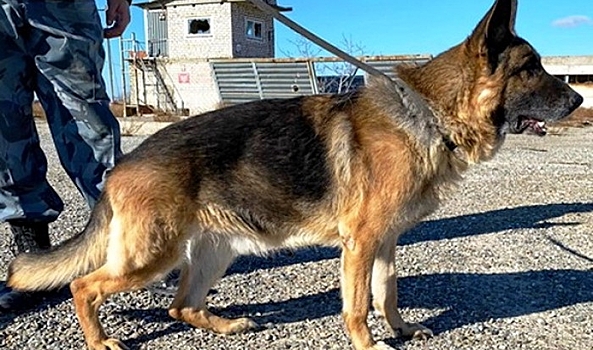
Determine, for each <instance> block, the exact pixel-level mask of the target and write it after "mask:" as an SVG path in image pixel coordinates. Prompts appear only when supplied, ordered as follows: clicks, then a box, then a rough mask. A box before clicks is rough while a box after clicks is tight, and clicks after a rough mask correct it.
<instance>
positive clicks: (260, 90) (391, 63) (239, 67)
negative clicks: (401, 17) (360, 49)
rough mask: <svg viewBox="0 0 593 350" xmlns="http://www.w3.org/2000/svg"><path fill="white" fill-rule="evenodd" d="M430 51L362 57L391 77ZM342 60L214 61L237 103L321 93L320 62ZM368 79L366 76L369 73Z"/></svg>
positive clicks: (224, 90) (224, 93) (226, 99)
mask: <svg viewBox="0 0 593 350" xmlns="http://www.w3.org/2000/svg"><path fill="white" fill-rule="evenodd" d="M431 58H432V56H430V55H413V56H372V57H369V56H367V57H360V58H359V59H360V60H362V61H364V62H366V63H368V64H369V65H371V66H373V67H375V68H377V69H379V70H380V71H382V72H383V73H385V74H387V75H388V76H390V77H393V76H395V71H394V67H395V66H396V65H398V64H402V63H413V64H423V63H425V62H427V61H428V60H430V59H431ZM336 62H340V60H339V59H336V58H312V59H269V58H268V59H265V58H262V59H257V58H254V59H229V60H211V62H210V64H211V67H212V71H213V73H214V78H215V81H216V84H217V86H218V91H219V93H220V97H221V100H222V102H223V103H225V104H237V103H243V102H248V101H252V100H258V99H263V98H289V97H295V96H300V95H311V94H316V93H318V92H319V91H318V86H317V83H318V80H317V74H316V66H317V65H321V64H331V63H336ZM365 79H366V76H365Z"/></svg>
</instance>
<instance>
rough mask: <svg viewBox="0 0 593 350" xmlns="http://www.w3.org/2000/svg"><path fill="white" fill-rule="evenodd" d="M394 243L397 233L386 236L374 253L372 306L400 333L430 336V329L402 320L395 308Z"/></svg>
mask: <svg viewBox="0 0 593 350" xmlns="http://www.w3.org/2000/svg"><path fill="white" fill-rule="evenodd" d="M396 244H397V235H395V234H391V235H389V236H387V237H386V238H385V240H384V241H383V242H382V243H381V245H380V247H379V249H378V250H377V253H376V255H375V261H374V263H373V276H372V284H371V288H372V294H373V307H374V308H375V311H376V312H377V313H379V314H380V315H381V316H383V317H384V318H385V320H386V321H387V323H388V325H389V326H390V327H391V328H392V329H393V330H394V331H396V332H398V333H399V334H400V335H402V336H405V337H414V338H426V337H430V336H432V331H431V330H430V329H428V328H426V327H424V326H422V325H421V324H419V323H406V322H404V320H403V318H402V317H401V315H400V313H399V310H398V308H397V271H396V265H395V252H396Z"/></svg>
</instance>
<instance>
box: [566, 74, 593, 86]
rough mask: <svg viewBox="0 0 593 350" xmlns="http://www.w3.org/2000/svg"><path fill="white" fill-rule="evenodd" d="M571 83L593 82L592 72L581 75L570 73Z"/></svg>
mask: <svg viewBox="0 0 593 350" xmlns="http://www.w3.org/2000/svg"><path fill="white" fill-rule="evenodd" d="M568 83H569V84H593V75H591V74H580V75H569V76H568Z"/></svg>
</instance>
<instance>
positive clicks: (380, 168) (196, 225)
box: [8, 0, 582, 350]
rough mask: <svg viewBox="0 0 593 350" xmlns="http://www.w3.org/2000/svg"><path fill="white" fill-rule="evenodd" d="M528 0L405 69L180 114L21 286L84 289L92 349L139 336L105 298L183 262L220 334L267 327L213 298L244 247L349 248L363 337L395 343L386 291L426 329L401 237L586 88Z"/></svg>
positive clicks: (185, 276) (404, 330) (420, 332)
mask: <svg viewBox="0 0 593 350" xmlns="http://www.w3.org/2000/svg"><path fill="white" fill-rule="evenodd" d="M516 8H517V1H516V0H498V1H496V3H495V4H494V5H493V6H492V8H491V9H490V10H489V12H488V13H487V14H486V16H485V17H484V18H483V19H482V20H481V22H479V24H478V25H477V27H476V28H475V29H474V31H473V32H472V34H471V35H470V36H469V37H468V38H467V39H466V40H465V41H463V42H462V43H461V44H459V45H458V46H455V47H453V48H451V49H449V50H448V51H446V52H444V53H442V54H440V55H439V56H437V57H436V58H434V59H433V60H431V61H430V62H428V63H426V64H425V65H422V66H399V67H398V69H397V72H398V78H396V79H394V80H390V79H388V78H385V77H380V78H374V79H372V80H371V81H370V82H369V83H368V84H367V86H366V87H364V88H362V89H360V90H358V91H356V92H351V93H346V94H338V95H320V96H306V97H297V98H293V99H276V100H262V101H256V102H252V103H247V104H241V105H236V106H232V107H228V108H224V109H221V110H218V111H213V112H210V113H206V114H203V115H200V116H195V117H192V118H189V119H186V120H184V121H181V122H178V123H175V124H172V125H170V126H169V127H167V128H164V129H162V130H161V131H159V132H157V133H155V134H154V135H153V136H151V137H149V138H148V139H146V140H145V141H144V142H143V143H142V144H141V145H140V146H138V148H136V149H135V150H133V151H132V152H130V153H129V154H127V155H126V156H125V157H124V158H123V159H122V160H121V161H120V162H119V163H118V164H117V166H116V167H115V168H114V169H113V170H112V172H111V173H110V175H109V177H108V179H107V182H106V185H105V189H104V192H103V195H102V197H101V199H100V200H99V202H98V204H97V205H96V207H95V208H94V210H93V211H92V214H91V217H90V219H89V222H88V224H87V226H86V228H85V229H84V230H83V232H82V233H80V234H79V235H76V236H75V237H73V238H71V239H70V240H67V241H65V242H64V243H63V244H61V245H60V246H58V247H56V248H54V249H53V250H51V251H48V252H45V253H40V254H22V255H20V256H18V257H17V258H16V259H15V260H14V261H13V262H12V263H11V265H10V268H9V277H8V285H9V286H10V287H12V288H15V289H18V290H44V289H50V288H55V287H58V286H61V285H65V284H67V283H69V282H71V284H70V288H71V290H72V295H73V300H74V305H75V307H76V315H77V316H78V319H79V321H80V324H81V326H82V330H83V331H84V335H85V340H86V343H87V344H88V347H89V348H91V349H95V350H98V349H107V348H109V349H111V350H119V349H125V348H126V347H125V345H124V344H123V343H122V342H120V341H119V340H117V339H113V338H109V337H108V336H107V335H106V334H105V332H104V330H103V328H102V327H101V325H100V322H99V318H98V309H99V307H100V305H101V303H102V302H103V301H105V299H106V298H107V297H108V296H110V295H112V294H114V293H117V292H123V291H129V290H134V289H139V288H142V287H144V286H146V285H147V284H149V283H151V282H152V281H154V280H155V279H158V278H161V277H162V276H163V275H164V274H166V273H167V272H169V271H170V270H172V269H174V268H176V267H178V266H181V279H180V283H179V289H178V291H177V295H176V296H175V299H174V301H173V303H172V304H171V306H170V309H169V314H170V315H171V316H172V317H173V318H175V319H178V320H182V321H185V322H187V323H189V324H191V325H193V326H195V327H199V328H204V329H209V330H211V331H213V332H217V333H224V334H230V333H237V332H244V331H246V330H249V329H252V328H254V327H255V326H256V325H255V323H254V322H253V321H251V320H250V319H248V318H239V319H226V318H222V317H219V316H216V315H214V314H212V313H210V311H208V309H207V308H206V302H205V299H206V295H207V293H208V291H209V289H210V288H211V287H212V286H213V284H214V283H216V281H217V280H218V279H219V278H220V277H221V276H222V275H223V274H224V272H225V270H226V269H227V267H228V266H229V265H230V264H231V262H232V261H233V260H234V258H235V257H237V256H238V255H241V254H264V252H268V251H270V250H273V249H278V248H281V247H298V246H304V245H313V244H323V245H334V246H340V247H341V248H342V256H341V293H342V298H343V311H342V315H343V319H344V322H345V326H346V330H347V332H348V334H349V336H350V338H351V341H352V344H353V347H354V348H355V349H357V350H368V349H375V350H377V349H389V348H390V347H389V346H387V345H385V344H383V343H381V342H379V343H377V342H375V340H373V337H372V336H371V333H370V331H369V327H368V324H367V314H368V312H369V308H370V306H371V300H372V306H373V307H374V309H375V310H376V311H377V312H378V313H379V314H380V315H382V316H383V317H384V318H385V320H386V322H387V324H388V325H389V326H390V327H391V328H392V329H393V330H396V331H397V332H398V333H399V334H400V335H402V336H412V337H426V336H430V335H431V334H432V333H431V331H430V330H429V329H427V328H426V327H424V326H422V325H420V324H416V323H407V322H405V321H404V320H403V319H402V317H401V315H400V313H399V311H398V309H397V287H396V268H395V250H396V243H397V239H398V236H399V235H400V234H401V233H403V232H404V231H406V230H407V229H409V228H410V227H412V226H413V225H414V224H416V223H417V222H418V221H419V220H421V219H422V218H423V217H425V216H426V215H427V214H429V213H431V212H433V211H434V210H435V209H436V208H437V205H438V203H439V201H440V200H441V198H442V196H443V195H444V194H445V193H446V192H448V190H449V189H450V188H452V187H454V184H455V183H456V182H457V181H458V180H459V179H460V175H461V173H462V172H463V171H464V170H465V169H466V168H467V166H468V165H470V164H472V163H476V162H479V161H483V160H487V159H489V158H491V157H492V156H493V155H494V154H495V153H496V151H497V150H498V149H499V147H500V145H501V143H502V142H503V140H504V138H505V134H507V133H521V132H523V131H525V130H527V129H529V130H531V131H534V132H535V133H537V134H540V135H543V134H545V132H546V126H545V123H546V122H548V121H556V120H559V119H561V118H563V117H565V116H567V115H568V114H569V113H571V112H572V111H573V110H575V109H576V108H577V107H578V106H579V105H580V104H581V102H582V97H581V96H579V95H578V94H577V93H576V92H574V91H573V90H572V89H571V88H569V87H568V85H566V84H565V83H563V82H562V81H561V80H559V79H557V78H555V77H553V76H551V75H549V74H548V73H546V72H545V71H544V69H543V68H542V65H541V63H540V56H539V55H538V54H537V53H536V51H535V50H534V49H533V48H532V47H531V45H530V44H529V43H528V42H527V41H525V40H523V39H521V38H520V37H518V36H517V35H516V34H515V31H514V22H515V14H516Z"/></svg>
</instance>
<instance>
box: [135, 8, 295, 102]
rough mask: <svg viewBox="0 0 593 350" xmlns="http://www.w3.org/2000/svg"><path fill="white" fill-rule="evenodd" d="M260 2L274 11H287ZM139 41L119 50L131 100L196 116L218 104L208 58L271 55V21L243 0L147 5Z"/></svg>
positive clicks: (272, 31) (272, 49) (272, 52)
mask: <svg viewBox="0 0 593 350" xmlns="http://www.w3.org/2000/svg"><path fill="white" fill-rule="evenodd" d="M266 2H267V3H268V4H269V5H271V6H273V7H275V8H276V9H277V10H279V11H289V10H290V9H289V8H282V7H279V6H277V5H276V0H266ZM135 6H138V7H140V8H142V9H143V10H144V23H145V42H144V43H138V44H137V43H132V42H128V43H127V44H126V45H125V50H126V51H128V52H127V53H126V54H127V57H126V59H127V61H128V62H130V67H131V69H130V80H131V82H130V86H131V90H132V91H131V92H130V95H131V100H132V103H133V104H136V105H153V106H157V107H158V108H160V109H163V110H173V111H179V110H181V109H186V110H190V111H191V113H198V112H202V111H206V110H210V109H213V108H215V107H216V106H217V105H218V104H219V102H220V97H219V95H218V92H217V89H216V86H215V84H214V80H213V79H212V69H211V66H210V64H209V61H208V60H209V59H231V58H250V57H273V56H274V21H273V18H272V16H270V15H268V14H266V13H264V12H262V11H261V10H259V9H258V8H257V7H255V6H254V5H253V4H251V3H250V2H249V1H248V0H215V1H212V0H152V1H148V2H145V3H140V4H135Z"/></svg>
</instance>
